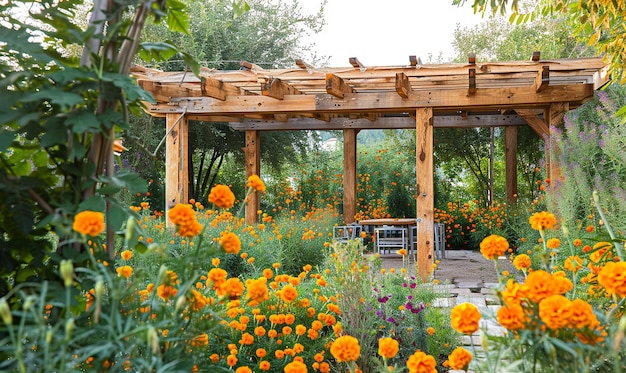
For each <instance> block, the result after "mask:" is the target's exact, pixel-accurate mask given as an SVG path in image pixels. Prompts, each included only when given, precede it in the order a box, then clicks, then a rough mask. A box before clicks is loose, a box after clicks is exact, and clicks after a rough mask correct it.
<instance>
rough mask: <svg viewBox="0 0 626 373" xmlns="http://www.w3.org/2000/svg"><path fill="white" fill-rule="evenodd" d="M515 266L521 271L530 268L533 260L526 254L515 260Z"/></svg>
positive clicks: (518, 256)
mask: <svg viewBox="0 0 626 373" xmlns="http://www.w3.org/2000/svg"><path fill="white" fill-rule="evenodd" d="M513 265H514V266H515V268H517V269H518V270H520V271H523V270H526V269H528V268H530V265H531V260H530V257H529V256H528V255H526V254H519V255H517V256H516V257H515V259H513Z"/></svg>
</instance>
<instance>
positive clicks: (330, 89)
mask: <svg viewBox="0 0 626 373" xmlns="http://www.w3.org/2000/svg"><path fill="white" fill-rule="evenodd" d="M326 93H328V94H329V95H333V96H335V97H339V98H343V97H344V95H345V94H346V93H354V89H353V88H352V87H350V86H349V85H348V84H347V83H346V82H345V81H344V80H343V79H342V78H341V77H339V76H337V75H335V74H326Z"/></svg>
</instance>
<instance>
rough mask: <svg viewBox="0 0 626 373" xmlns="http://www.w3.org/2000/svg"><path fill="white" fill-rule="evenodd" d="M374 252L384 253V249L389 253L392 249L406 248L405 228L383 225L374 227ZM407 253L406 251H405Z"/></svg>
mask: <svg viewBox="0 0 626 373" xmlns="http://www.w3.org/2000/svg"><path fill="white" fill-rule="evenodd" d="M374 232H375V234H376V252H377V253H378V254H384V253H385V251H388V252H389V253H391V251H392V250H394V249H395V250H400V249H405V250H407V247H408V245H407V238H408V237H407V229H406V228H402V227H396V226H387V225H386V226H383V227H380V228H375V229H374ZM407 254H408V253H407Z"/></svg>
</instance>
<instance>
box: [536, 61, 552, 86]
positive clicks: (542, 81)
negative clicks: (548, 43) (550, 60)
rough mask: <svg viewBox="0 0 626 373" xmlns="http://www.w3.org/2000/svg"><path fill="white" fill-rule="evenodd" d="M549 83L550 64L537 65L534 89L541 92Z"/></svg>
mask: <svg viewBox="0 0 626 373" xmlns="http://www.w3.org/2000/svg"><path fill="white" fill-rule="evenodd" d="M549 84H550V66H548V65H545V66H541V67H539V72H538V73H537V77H535V85H534V87H535V91H537V92H541V91H543V90H544V89H545V88H546V87H547V86H548V85H549Z"/></svg>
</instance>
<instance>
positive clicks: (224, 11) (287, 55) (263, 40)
mask: <svg viewBox="0 0 626 373" xmlns="http://www.w3.org/2000/svg"><path fill="white" fill-rule="evenodd" d="M186 2H187V3H188V7H189V13H190V14H193V15H194V17H192V19H191V23H190V35H178V34H175V33H170V32H167V30H165V29H164V26H163V25H161V26H159V25H150V26H148V27H147V28H146V31H145V33H144V35H143V39H144V40H146V41H152V42H157V41H163V40H166V41H167V42H168V43H170V44H173V45H176V46H178V47H179V48H180V50H181V51H185V52H187V53H189V54H191V55H194V56H195V57H196V59H197V60H198V61H199V63H200V64H201V65H203V66H205V67H208V68H215V69H222V70H238V69H239V68H240V65H239V63H240V61H242V60H245V61H248V62H251V63H254V64H256V65H259V66H261V67H264V68H281V67H286V66H292V65H293V64H294V60H295V58H305V59H308V60H309V61H311V63H323V60H321V59H319V58H318V57H317V56H316V55H315V54H314V53H312V47H313V46H312V45H308V44H304V43H303V40H304V36H305V35H306V34H309V33H316V32H319V31H320V30H321V28H322V26H323V25H324V18H323V7H324V5H325V3H326V1H325V0H322V1H320V9H319V11H318V12H317V13H315V14H311V15H306V14H303V13H302V10H301V8H300V6H299V4H298V2H297V1H278V2H276V1H271V0H251V1H248V3H249V6H250V10H249V11H248V12H246V13H244V14H242V15H240V16H238V17H233V15H232V12H231V11H230V10H229V4H230V1H228V0H215V1H210V2H205V1H199V0H187V1H186ZM154 67H157V68H160V69H163V70H170V71H171V70H184V69H186V68H187V67H186V63H185V61H184V60H182V59H181V58H179V56H178V55H174V56H171V58H169V59H168V61H165V62H160V63H156V64H155V65H154ZM158 122H159V124H157V125H158V126H160V127H161V128H164V127H165V126H164V124H162V123H163V121H162V120H158ZM141 128H142V127H137V129H139V130H140V129H141ZM189 131H190V136H189V139H190V140H189V144H188V145H189V154H192V155H193V157H192V162H190V164H189V165H188V167H189V175H190V179H191V183H190V185H189V190H190V197H191V198H194V199H196V200H198V201H202V200H204V199H205V198H206V195H207V191H208V190H209V189H210V187H211V186H212V185H213V184H214V183H215V182H216V181H217V180H219V178H220V169H221V166H222V165H223V164H224V161H225V160H227V159H235V160H241V159H242V156H243V153H242V152H241V149H242V148H243V146H244V144H245V134H244V132H241V131H234V130H232V129H231V128H230V127H228V125H227V124H226V123H207V122H195V121H192V122H190V126H189ZM163 134H164V130H163V132H161V133H160V136H163ZM129 136H130V137H133V138H134V140H133V141H135V142H137V143H138V144H139V145H141V146H146V147H149V145H148V143H155V141H154V140H151V139H149V138H146V137H145V133H144V132H139V131H135V130H131V131H130V133H129ZM312 137H313V138H314V137H315V136H314V134H312V133H304V132H298V131H290V132H271V133H263V135H262V137H261V149H262V150H261V153H262V154H261V160H262V164H263V165H267V166H269V167H270V168H271V169H272V171H276V170H278V169H280V168H281V166H282V165H283V164H284V163H285V162H287V161H289V160H291V159H294V158H296V157H305V156H306V153H307V152H308V150H309V148H310V145H311V138H312ZM157 142H158V141H157ZM127 156H128V157H130V158H133V157H135V156H136V153H132V154H127ZM132 162H133V161H132V159H131V163H132ZM145 172H148V170H146V171H145ZM155 198H160V196H155Z"/></svg>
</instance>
